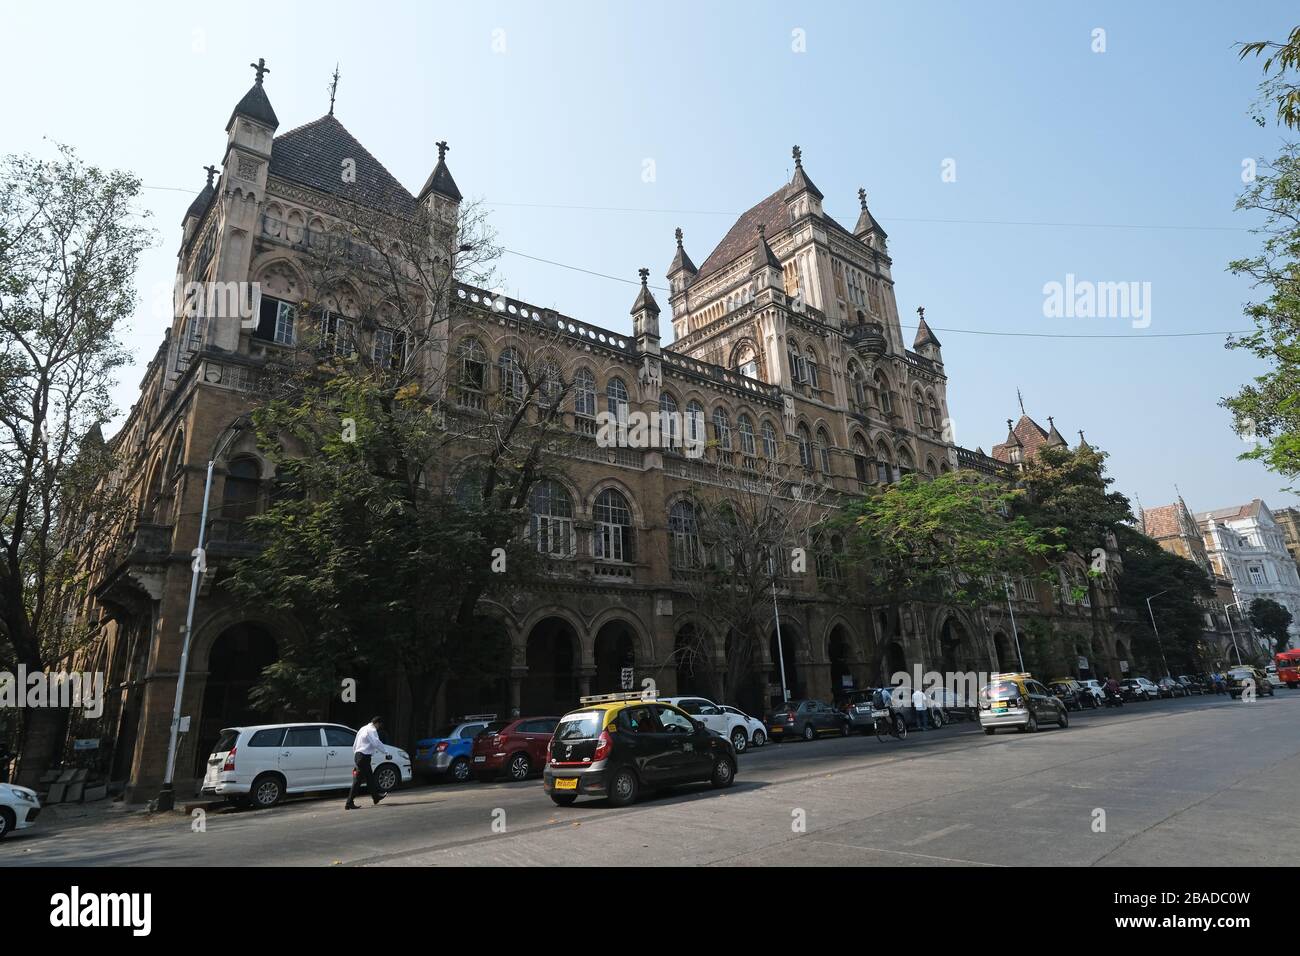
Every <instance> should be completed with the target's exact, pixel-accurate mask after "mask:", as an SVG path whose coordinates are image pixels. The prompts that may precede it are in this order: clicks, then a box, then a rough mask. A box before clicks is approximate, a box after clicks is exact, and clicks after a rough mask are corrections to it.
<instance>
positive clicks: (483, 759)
mask: <svg viewBox="0 0 1300 956" xmlns="http://www.w3.org/2000/svg"><path fill="white" fill-rule="evenodd" d="M559 723H560V718H559V717H518V718H516V719H514V720H494V721H492V723H490V724H488V725H487V727H486V728H484V729H483V730H482V731H481V732H480V733H479V735H478V736H477V737H475V738H474V756H473V766H474V775H475V776H476V777H478V779H479V780H495V779H496V778H497V777H499V776H500V775H501V774H502V773H505V774H506V776H507V777H508V778H509V779H511V780H526V779H528V777H529V776H531V775H532V774H533V773H534V772H540V771H541V769H542V768H543V767H545V766H546V748H547V746H548V745H549V744H550V742H551V735H552V734H554V733H555V728H556V726H558V725H559Z"/></svg>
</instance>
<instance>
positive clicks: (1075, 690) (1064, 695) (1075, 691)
mask: <svg viewBox="0 0 1300 956" xmlns="http://www.w3.org/2000/svg"><path fill="white" fill-rule="evenodd" d="M1047 689H1048V690H1050V691H1051V692H1052V693H1053V694H1055V695H1056V697H1057V699H1058V700H1060V702H1061V703H1062V704H1064V705H1065V709H1066V710H1083V708H1084V706H1085V705H1084V702H1083V701H1084V698H1085V697H1086V698H1087V699H1088V701H1089V703H1088V704H1087V705H1086V706H1089V707H1095V706H1096V704H1095V703H1093V702H1092V695H1091V694H1087V693H1085V692H1084V690H1083V687H1082V686H1081V685H1079V684H1078V683H1077V682H1076V681H1073V680H1067V679H1061V680H1054V681H1052V682H1051V683H1049V684H1048V685H1047Z"/></svg>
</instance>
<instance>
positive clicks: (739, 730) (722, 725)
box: [659, 697, 767, 754]
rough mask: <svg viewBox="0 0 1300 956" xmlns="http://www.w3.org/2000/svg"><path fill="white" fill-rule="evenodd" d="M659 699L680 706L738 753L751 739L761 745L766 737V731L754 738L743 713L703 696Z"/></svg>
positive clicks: (743, 749) (742, 751)
mask: <svg viewBox="0 0 1300 956" xmlns="http://www.w3.org/2000/svg"><path fill="white" fill-rule="evenodd" d="M659 700H661V701H663V702H664V703H665V704H672V705H673V706H674V707H680V708H681V709H682V710H684V711H686V713H688V714H690V715H691V716H692V717H694V718H695V719H696V720H698V721H699V722H700V723H702V724H703V725H704V726H705V727H707V728H709V730H711V731H713V732H714V733H715V734H718V735H719V736H721V737H725V738H727V739H728V740H730V741H731V746H732V747H734V748H735V750H736V753H738V754H740V753H744V752H745V749H746V748H747V747H748V746H749V742H750V741H751V740H753V741H754V743H755V744H757V745H758V746H760V747H761V746H762V742H761V741H765V740H766V739H767V735H766V733H764V735H763V737H762V738H761V740H756V739H755V738H754V733H755V731H754V730H753V729H752V727H751V725H750V722H749V718H748V717H747V716H746V715H745V714H742V713H740V712H732V711H728V710H727V709H726V708H725V707H723V706H722V705H721V704H715V703H714V702H713V701H711V700H709V699H707V698H705V697H660V698H659Z"/></svg>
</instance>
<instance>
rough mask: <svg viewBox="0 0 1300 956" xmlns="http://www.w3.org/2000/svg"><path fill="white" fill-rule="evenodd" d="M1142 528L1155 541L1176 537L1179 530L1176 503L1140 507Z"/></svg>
mask: <svg viewBox="0 0 1300 956" xmlns="http://www.w3.org/2000/svg"><path fill="white" fill-rule="evenodd" d="M1142 528H1143V532H1144V533H1145V534H1146V536H1147V537H1148V538H1155V539H1156V540H1157V541H1159V540H1161V539H1162V538H1174V537H1177V536H1178V534H1179V533H1180V531H1181V528H1180V527H1179V522H1178V505H1176V504H1174V505H1161V506H1160V507H1158V508H1143V509H1142Z"/></svg>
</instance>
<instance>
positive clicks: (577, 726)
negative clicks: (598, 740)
mask: <svg viewBox="0 0 1300 956" xmlns="http://www.w3.org/2000/svg"><path fill="white" fill-rule="evenodd" d="M604 724H605V712H604V711H603V710H580V711H576V712H574V713H572V714H565V715H564V716H563V717H562V718H560V725H559V726H558V727H556V728H555V739H556V740H590V739H592V738H593V737H599V736H600V730H601V728H602V727H603V726H604Z"/></svg>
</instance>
